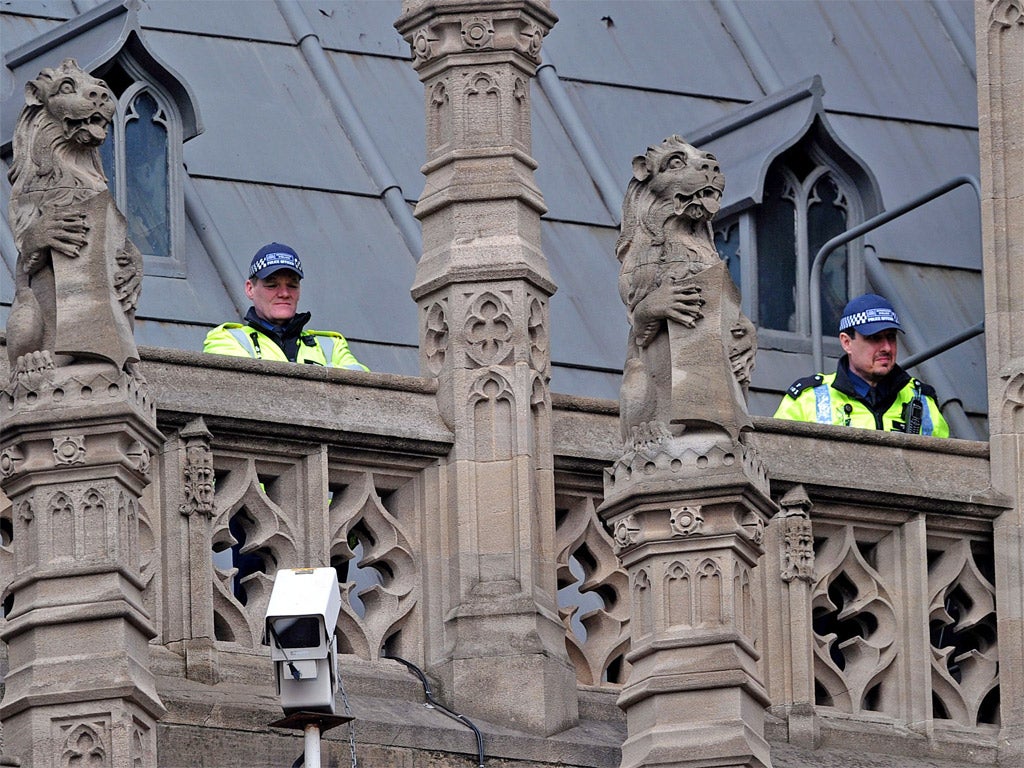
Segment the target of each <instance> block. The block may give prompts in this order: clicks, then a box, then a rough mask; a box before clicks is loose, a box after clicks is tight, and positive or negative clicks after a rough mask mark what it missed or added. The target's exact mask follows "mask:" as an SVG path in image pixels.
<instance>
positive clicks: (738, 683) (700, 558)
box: [598, 136, 775, 768]
mask: <svg viewBox="0 0 1024 768" xmlns="http://www.w3.org/2000/svg"><path fill="white" fill-rule="evenodd" d="M724 185H725V179H724V178H723V176H722V174H721V171H720V170H719V166H718V161H717V159H716V158H715V157H714V156H713V155H711V154H709V153H707V152H703V151H701V150H699V149H697V148H695V147H693V146H691V145H689V144H687V143H686V142H685V141H684V140H683V139H682V138H680V137H679V136H671V137H669V138H667V139H666V140H665V141H663V142H662V143H661V144H659V145H654V146H650V147H648V148H647V151H646V152H645V153H644V154H643V155H638V156H637V157H635V158H634V159H633V179H632V180H631V181H630V182H629V186H628V188H627V190H626V197H625V200H624V202H623V206H622V231H621V236H620V237H619V241H618V245H617V253H616V255H617V256H618V259H619V261H620V262H621V264H622V267H621V270H620V273H619V293H620V296H621V297H622V300H623V302H624V303H625V304H626V308H627V310H628V317H629V321H630V325H631V333H630V337H629V345H628V349H627V356H626V364H625V366H624V370H623V381H622V388H621V393H620V403H619V411H620V413H619V421H620V427H621V429H622V436H623V439H624V442H625V445H624V449H625V450H624V453H623V455H622V456H621V457H620V458H619V459H618V460H617V461H616V462H615V463H614V465H613V466H612V467H611V468H610V469H609V470H607V472H606V476H605V500H604V503H603V504H602V505H601V507H600V508H599V509H598V514H599V515H600V517H601V519H602V520H603V521H604V523H605V525H606V526H608V528H609V529H610V530H611V532H612V534H613V537H614V540H615V543H616V545H617V547H618V551H619V557H620V558H621V559H622V563H623V566H624V567H625V568H626V570H627V572H628V573H629V583H630V589H631V607H632V616H631V619H630V628H631V649H630V651H629V653H628V654H627V656H626V660H627V661H628V662H629V663H630V664H631V665H632V666H631V668H630V672H629V677H628V679H627V681H626V684H625V685H624V687H623V689H622V693H621V695H620V696H619V702H618V703H619V706H620V707H621V708H622V709H624V710H625V712H626V726H627V730H628V736H627V738H626V741H625V743H624V744H623V746H622V763H621V765H622V768H647V767H648V766H659V768H681V767H682V766H687V767H688V768H689V767H693V768H697V767H698V766H709V767H710V766H737V767H738V766H750V768H765V767H766V766H770V765H771V761H770V759H769V753H768V743H767V742H766V741H765V739H764V711H765V708H766V707H767V706H768V703H769V702H768V694H767V692H766V690H765V688H764V685H763V683H762V681H761V679H760V676H759V673H758V669H757V661H758V658H759V656H760V653H759V651H758V649H757V648H756V646H755V638H756V636H757V635H758V633H759V621H758V620H757V618H756V616H755V611H757V610H758V609H759V605H758V604H757V602H756V600H755V595H754V593H755V591H756V590H755V587H754V578H753V576H752V571H753V569H754V567H755V566H756V565H757V563H758V559H759V558H760V557H761V555H762V554H763V540H764V532H765V523H766V521H767V520H768V519H769V518H770V517H771V515H772V513H773V512H774V509H775V505H774V503H773V502H772V500H771V498H770V497H769V495H768V478H767V475H766V471H765V468H764V465H763V463H762V462H761V461H760V459H758V457H757V455H756V454H755V453H754V451H753V449H752V448H750V447H749V446H747V445H746V444H745V442H744V439H743V433H744V432H745V431H746V430H748V429H750V418H749V415H748V413H747V407H746V401H745V388H746V385H747V384H748V383H749V381H750V369H751V366H752V364H753V358H754V354H755V350H756V341H755V338H754V336H755V332H754V328H753V326H752V325H751V323H750V321H749V320H747V319H746V318H745V317H743V315H742V313H741V312H740V309H739V293H738V291H737V290H736V286H735V285H734V284H733V282H732V280H731V279H730V278H729V275H728V273H727V272H726V270H725V265H724V263H723V262H722V260H721V258H720V257H719V255H718V253H717V252H716V251H715V248H714V243H713V239H712V233H711V225H710V221H711V219H712V218H713V217H714V215H715V213H716V212H717V211H718V204H719V201H720V199H721V193H722V190H723V189H724Z"/></svg>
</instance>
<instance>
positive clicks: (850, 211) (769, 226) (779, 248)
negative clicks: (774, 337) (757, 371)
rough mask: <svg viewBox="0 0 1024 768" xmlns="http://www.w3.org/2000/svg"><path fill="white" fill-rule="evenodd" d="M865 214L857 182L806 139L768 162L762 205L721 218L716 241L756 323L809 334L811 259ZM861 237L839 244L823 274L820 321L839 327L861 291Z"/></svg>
mask: <svg viewBox="0 0 1024 768" xmlns="http://www.w3.org/2000/svg"><path fill="white" fill-rule="evenodd" d="M863 220H864V207H863V204H862V202H861V199H860V194H859V192H858V186H857V184H856V183H855V182H854V181H853V180H852V179H851V177H850V176H849V175H848V174H847V173H846V172H845V171H844V170H843V168H842V167H841V166H840V165H839V163H837V162H836V161H835V160H834V159H833V158H832V157H830V156H829V155H828V154H826V152H825V151H823V149H822V148H821V147H820V146H819V145H818V144H817V143H816V142H814V141H813V140H812V139H810V138H807V137H805V139H804V140H803V141H801V142H799V143H798V144H797V145H796V146H794V147H792V148H791V149H789V150H788V151H786V152H785V153H783V154H782V155H780V156H779V157H777V158H776V159H775V161H774V162H772V164H771V165H770V166H769V168H768V171H767V174H766V176H765V180H764V187H763V195H762V199H761V203H760V204H759V205H758V206H756V207H754V208H751V209H747V210H746V211H744V212H743V213H740V214H738V215H736V216H733V217H730V218H727V219H725V220H723V221H721V222H718V223H717V225H716V227H715V245H716V247H717V248H718V251H719V253H720V254H721V255H722V257H723V258H725V259H726V260H727V262H728V263H729V271H730V274H731V275H732V277H733V279H734V280H735V281H736V283H737V285H739V286H740V288H741V290H742V291H743V295H744V299H745V300H744V309H745V311H746V312H747V313H748V314H749V315H750V317H751V319H752V320H753V321H754V322H755V323H756V324H757V325H758V327H759V328H761V329H764V330H768V331H781V332H783V333H784V334H785V333H789V334H795V335H798V336H804V337H806V336H808V334H809V333H810V306H811V304H810V302H811V296H810V273H811V264H812V262H813V261H814V258H815V256H816V255H817V253H818V251H819V250H820V248H821V247H822V246H823V245H824V244H825V243H826V242H828V241H829V240H831V239H832V238H833V237H835V236H836V235H840V234H842V233H843V232H845V231H847V230H848V229H850V228H851V227H854V226H856V225H857V224H859V223H860V222H862V221H863ZM861 254H862V250H861V245H860V244H859V242H857V241H854V242H853V243H849V244H847V245H844V246H841V247H840V248H838V249H836V250H835V251H834V252H833V253H831V254H830V255H829V256H828V257H827V259H826V260H825V262H824V266H823V269H822V273H821V297H820V301H821V317H822V327H823V328H825V329H834V328H836V327H837V326H838V322H839V315H840V314H841V312H842V309H843V306H844V305H845V304H846V302H847V300H848V299H849V297H850V296H853V295H857V294H858V293H861V292H863V290H864V285H865V281H864V269H863V260H862V257H861Z"/></svg>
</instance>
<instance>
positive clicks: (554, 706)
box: [395, 0, 577, 734]
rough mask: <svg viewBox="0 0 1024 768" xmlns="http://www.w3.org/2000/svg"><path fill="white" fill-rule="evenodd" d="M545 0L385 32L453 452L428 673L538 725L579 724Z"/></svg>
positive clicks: (420, 286) (409, 11)
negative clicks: (411, 150)
mask: <svg viewBox="0 0 1024 768" xmlns="http://www.w3.org/2000/svg"><path fill="white" fill-rule="evenodd" d="M555 20H556V19H555V16H554V15H553V14H552V13H551V11H550V9H549V7H548V3H547V2H546V1H542V0H501V1H499V2H479V3H467V2H465V1H464V0H405V2H404V3H403V14H402V17H401V18H400V19H399V20H398V21H397V22H396V24H395V26H396V27H397V28H398V30H399V31H400V32H401V33H402V35H403V36H404V37H405V39H406V40H408V41H409V43H410V44H411V46H412V52H413V57H414V59H413V66H414V67H415V69H416V70H417V72H418V73H419V76H420V79H421V80H422V81H423V83H424V85H425V89H426V126H427V161H426V164H425V165H424V167H423V170H424V173H425V174H426V186H425V188H424V191H423V194H422V195H421V197H420V201H419V204H418V205H417V208H416V216H417V217H418V218H419V219H420V220H421V221H422V222H423V243H424V253H423V257H422V259H421V260H420V262H419V267H418V269H417V274H416V281H415V284H414V286H413V288H412V295H413V297H414V298H415V300H416V301H417V303H418V305H419V308H420V364H421V369H422V371H423V374H424V375H426V376H433V377H437V379H438V383H439V387H438V402H439V406H440V411H441V414H442V417H443V418H444V420H445V422H446V423H447V424H448V426H449V427H450V428H451V429H452V431H453V432H454V433H455V447H454V449H453V451H452V453H451V455H450V456H449V457H448V458H447V459H446V460H445V461H444V462H442V466H441V468H440V483H439V487H438V497H437V499H436V501H435V502H433V503H432V505H431V506H433V507H434V511H433V513H431V514H432V519H431V521H430V523H429V524H428V526H427V528H428V529H429V530H431V531H436V532H438V533H437V535H434V536H432V537H431V538H430V541H428V542H427V543H426V545H425V547H424V549H425V555H426V561H425V562H426V568H427V574H426V581H427V582H428V584H431V585H433V586H432V587H430V588H428V590H427V591H428V592H429V593H430V594H428V598H427V605H428V616H429V618H428V624H429V627H428V633H427V634H428V637H427V638H426V639H425V640H426V656H427V665H428V667H429V669H430V670H431V672H432V673H433V674H434V675H436V676H437V677H438V678H439V679H440V681H441V687H442V689H443V692H444V694H445V695H446V697H447V698H448V701H449V703H451V704H452V705H453V706H454V707H455V708H456V709H458V710H460V711H463V712H466V713H473V714H475V715H477V716H480V717H483V718H486V719H489V720H492V721H493V722H496V723H503V724H508V725H512V726H514V727H517V728H520V729H524V730H528V731H531V732H535V733H543V734H550V733H555V732H558V731H561V730H563V729H565V728H567V727H569V726H571V725H572V724H573V723H574V722H575V721H576V719H577V702H576V681H575V675H574V673H573V671H572V668H571V666H570V664H569V662H568V657H567V654H566V650H565V632H564V628H563V626H562V624H561V622H560V621H559V619H558V614H557V604H556V589H557V584H556V575H555V547H554V536H555V520H554V486H553V464H552V455H551V403H550V391H549V379H550V365H551V364H550V353H549V348H548V324H549V318H548V300H549V298H550V296H551V294H552V293H554V290H555V286H554V284H553V283H552V281H551V277H550V275H549V273H548V266H547V261H546V259H545V258H544V255H543V253H542V252H541V246H540V216H541V214H542V213H543V212H544V211H545V210H546V209H545V207H544V203H543V200H542V197H541V194H540V191H539V190H538V189H537V187H536V184H535V183H534V180H533V170H534V168H535V167H536V163H535V161H534V160H533V158H532V157H531V156H530V135H531V127H530V79H531V78H532V76H533V75H534V72H535V71H536V67H537V65H538V64H539V61H540V58H539V55H540V46H541V42H542V40H543V38H544V35H545V34H547V32H548V30H549V29H550V28H551V27H552V25H553V24H554V23H555Z"/></svg>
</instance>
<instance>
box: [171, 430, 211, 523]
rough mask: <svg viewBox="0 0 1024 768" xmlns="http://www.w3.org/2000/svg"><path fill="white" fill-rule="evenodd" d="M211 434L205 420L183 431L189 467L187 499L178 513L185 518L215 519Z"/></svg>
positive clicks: (184, 472)
mask: <svg viewBox="0 0 1024 768" xmlns="http://www.w3.org/2000/svg"><path fill="white" fill-rule="evenodd" d="M210 437H211V435H210V433H209V431H207V429H206V425H205V424H203V422H202V419H197V421H196V422H194V423H193V424H190V425H189V426H188V427H186V428H185V429H183V430H182V431H181V439H182V440H183V441H184V443H185V465H184V466H183V467H182V475H183V478H182V479H183V480H184V482H183V484H182V492H183V493H184V496H185V499H184V501H183V502H182V503H181V505H180V506H179V508H178V511H179V512H181V514H183V515H185V516H189V515H193V514H196V513H198V514H200V515H202V516H204V517H212V516H213V512H214V503H213V486H214V479H215V478H214V471H213V451H212V450H211V449H210Z"/></svg>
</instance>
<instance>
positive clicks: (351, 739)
mask: <svg viewBox="0 0 1024 768" xmlns="http://www.w3.org/2000/svg"><path fill="white" fill-rule="evenodd" d="M338 691H340V692H341V702H342V703H343V704H344V705H345V716H346V717H352V708H351V707H350V706H349V705H348V694H346V693H345V684H344V683H343V682H342V681H341V675H338ZM348 749H349V753H350V754H351V755H352V768H359V758H357V757H356V727H355V720H349V721H348Z"/></svg>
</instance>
